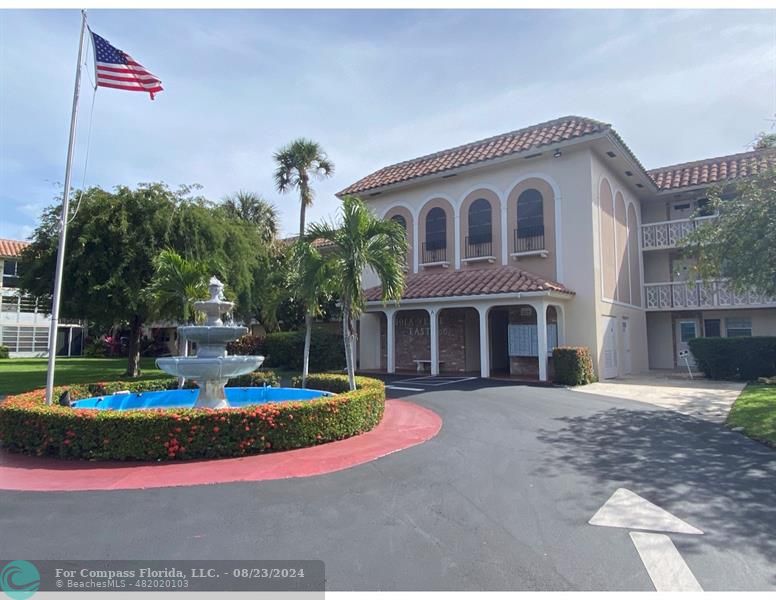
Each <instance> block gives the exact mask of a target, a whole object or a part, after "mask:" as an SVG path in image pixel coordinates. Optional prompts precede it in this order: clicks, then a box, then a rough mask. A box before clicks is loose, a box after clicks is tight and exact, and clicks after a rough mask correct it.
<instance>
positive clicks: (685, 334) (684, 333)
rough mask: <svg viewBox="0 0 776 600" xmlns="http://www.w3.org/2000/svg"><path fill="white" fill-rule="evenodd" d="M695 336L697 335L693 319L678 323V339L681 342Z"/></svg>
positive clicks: (685, 341)
mask: <svg viewBox="0 0 776 600" xmlns="http://www.w3.org/2000/svg"><path fill="white" fill-rule="evenodd" d="M695 337H698V332H697V330H696V327H695V321H682V322H680V323H679V339H680V340H681V342H682V343H687V342H689V341H690V340H691V339H693V338H695Z"/></svg>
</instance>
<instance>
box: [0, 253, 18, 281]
mask: <svg viewBox="0 0 776 600" xmlns="http://www.w3.org/2000/svg"><path fill="white" fill-rule="evenodd" d="M3 287H7V288H15V287H19V270H18V262H17V261H15V260H10V259H8V258H6V259H5V260H4V261H3Z"/></svg>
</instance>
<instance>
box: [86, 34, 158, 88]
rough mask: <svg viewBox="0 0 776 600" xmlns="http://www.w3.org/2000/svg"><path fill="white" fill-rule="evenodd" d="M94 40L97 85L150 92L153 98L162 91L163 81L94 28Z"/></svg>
mask: <svg viewBox="0 0 776 600" xmlns="http://www.w3.org/2000/svg"><path fill="white" fill-rule="evenodd" d="M89 33H91V34H92V40H93V41H94V70H95V73H96V76H97V85H98V86H101V87H108V88H115V89H117V90H127V91H129V92H148V93H149V94H151V100H153V99H154V94H155V93H156V92H161V91H162V89H163V88H162V81H161V80H160V79H159V78H158V77H157V76H156V75H154V74H153V73H150V72H149V71H147V70H146V68H145V67H144V66H143V65H141V64H140V63H139V62H137V61H135V59H133V58H132V57H131V56H130V55H129V54H127V53H126V52H123V51H122V50H119V49H118V48H114V47H113V46H111V44H110V42H108V40H106V39H105V38H102V37H100V36H99V35H97V34H96V33H94V32H93V31H92V30H89Z"/></svg>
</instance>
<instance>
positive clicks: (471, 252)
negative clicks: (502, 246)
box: [464, 236, 493, 258]
mask: <svg viewBox="0 0 776 600" xmlns="http://www.w3.org/2000/svg"><path fill="white" fill-rule="evenodd" d="M464 248H465V250H464V258H482V257H485V256H493V241H492V240H488V241H486V242H483V241H477V240H476V238H475V240H474V241H471V239H470V238H469V236H466V244H465V247H464Z"/></svg>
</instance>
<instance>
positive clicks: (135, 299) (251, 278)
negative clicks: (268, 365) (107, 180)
mask: <svg viewBox="0 0 776 600" xmlns="http://www.w3.org/2000/svg"><path fill="white" fill-rule="evenodd" d="M192 189H193V188H186V187H183V188H181V189H179V190H177V191H172V190H170V189H169V188H168V187H167V186H165V185H164V184H162V183H151V184H141V185H139V186H138V187H137V188H135V189H131V188H129V187H126V186H119V187H117V188H115V191H113V192H108V191H106V190H103V189H100V188H97V187H95V188H91V189H89V190H86V191H85V192H84V193H83V195H81V196H80V202H79V203H78V204H79V205H78V206H77V207H76V209H75V210H74V211H73V214H71V215H70V218H71V222H70V223H69V226H68V240H67V254H66V256H65V268H64V274H63V288H62V302H61V313H62V316H63V317H70V318H84V319H87V320H88V321H90V322H92V323H94V324H95V325H96V326H98V327H100V328H102V329H108V328H110V327H113V326H114V325H122V326H124V325H126V326H128V328H129V332H130V335H129V357H128V361H127V375H128V376H130V377H136V376H137V375H139V374H140V369H139V358H140V340H141V333H142V328H143V324H144V323H146V322H147V321H148V319H150V318H153V314H154V307H153V306H152V302H151V300H150V298H149V295H148V294H147V293H144V290H146V289H147V288H148V287H149V286H150V285H151V282H152V280H153V278H154V273H155V272H156V268H155V266H156V263H155V260H156V259H157V257H158V255H159V253H160V252H161V251H162V250H164V249H171V250H174V251H176V252H178V253H179V254H180V255H181V256H182V257H184V258H185V259H187V260H204V261H212V263H214V264H220V265H223V266H224V271H223V272H217V273H215V274H217V275H219V276H220V277H221V278H222V279H223V280H224V281H227V282H229V283H230V288H231V290H232V293H233V295H234V296H235V298H236V300H237V302H238V306H239V307H241V309H242V311H243V312H242V314H243V315H247V316H250V315H251V314H252V310H253V307H254V306H255V304H256V303H257V302H258V300H259V298H260V297H261V286H262V285H263V280H264V279H265V277H264V272H263V270H264V269H265V267H266V265H267V260H266V254H267V252H266V248H265V244H264V243H263V241H262V240H261V239H260V237H259V235H258V233H257V230H256V228H255V227H254V226H252V225H250V224H248V223H245V222H242V221H235V220H234V219H229V218H227V217H226V216H225V215H224V213H223V212H222V211H221V210H219V209H216V208H214V205H212V204H211V203H209V202H207V201H206V200H204V199H203V198H200V197H194V196H192V194H191V192H192ZM60 210H61V209H60V207H59V206H53V207H49V208H47V209H46V210H45V211H44V213H43V215H42V217H41V222H40V225H39V226H38V228H37V229H36V230H35V233H34V234H33V241H32V243H31V244H30V246H28V247H27V248H26V249H25V251H24V253H23V256H22V261H23V262H24V265H25V270H24V271H23V274H22V276H21V281H20V284H21V287H22V288H23V289H24V290H25V291H27V292H28V293H30V294H32V295H33V296H37V297H42V298H50V297H51V294H52V289H53V280H54V268H55V262H56V254H57V242H58V235H59V214H60Z"/></svg>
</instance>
